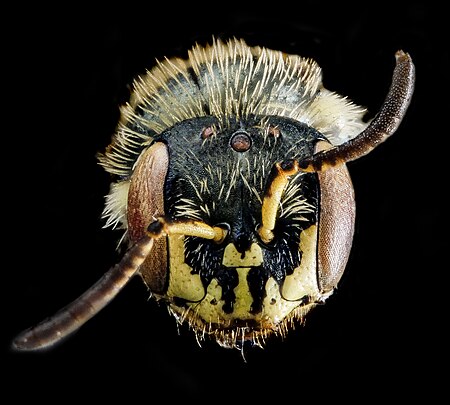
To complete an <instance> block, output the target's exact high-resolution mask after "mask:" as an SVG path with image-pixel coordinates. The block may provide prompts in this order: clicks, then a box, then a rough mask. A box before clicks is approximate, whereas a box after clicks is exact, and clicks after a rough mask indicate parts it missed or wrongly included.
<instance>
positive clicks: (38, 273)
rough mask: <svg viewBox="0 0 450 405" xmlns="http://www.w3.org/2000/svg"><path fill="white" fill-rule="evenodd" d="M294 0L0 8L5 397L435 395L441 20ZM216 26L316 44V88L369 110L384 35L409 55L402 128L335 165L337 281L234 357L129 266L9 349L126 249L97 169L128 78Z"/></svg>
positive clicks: (439, 357)
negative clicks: (82, 315)
mask: <svg viewBox="0 0 450 405" xmlns="http://www.w3.org/2000/svg"><path fill="white" fill-rule="evenodd" d="M338 3H339V4H338ZM111 4H112V3H111ZM294 4H295V7H294V6H292V5H288V3H284V2H279V3H278V4H269V5H268V6H263V5H262V4H261V5H258V6H254V7H249V8H248V9H242V8H241V7H238V6H237V5H233V4H230V3H225V2H223V3H211V4H209V5H208V6H202V7H200V6H199V5H196V4H195V3H192V4H191V5H190V6H189V7H186V6H184V7H182V8H180V6H176V5H174V4H172V3H167V4H161V5H160V6H159V7H162V8H160V9H155V8H153V7H151V6H146V7H142V6H132V5H131V4H130V5H129V6H121V8H119V6H112V5H110V6H108V7H105V8H100V7H98V8H94V7H93V6H90V7H87V6H86V7H82V6H80V5H78V6H75V5H72V6H71V5H70V4H69V5H68V4H65V6H64V8H62V7H60V8H58V6H52V7H48V8H43V7H42V6H39V7H34V8H33V9H30V8H25V7H24V9H23V10H15V11H11V12H10V14H6V13H5V15H4V16H5V17H6V19H9V18H10V20H11V21H12V24H11V25H10V26H9V28H7V29H6V30H5V26H4V28H3V30H4V33H3V34H2V43H3V56H4V59H3V62H2V64H3V67H4V68H5V67H6V68H7V70H6V72H5V73H4V74H3V75H2V83H3V92H2V98H3V102H4V103H5V104H6V107H3V108H2V110H3V117H2V118H3V120H2V121H3V126H2V132H3V134H2V146H1V148H2V157H3V160H2V161H3V165H2V166H3V173H2V174H3V176H2V179H3V198H2V199H3V202H4V206H5V207H6V209H5V210H4V221H5V222H6V224H7V226H6V229H5V228H4V230H5V231H6V232H5V237H6V241H5V242H4V243H3V258H4V260H3V264H2V274H3V275H2V301H4V302H2V303H1V311H2V313H1V317H2V323H3V327H2V328H1V345H2V351H1V356H2V359H1V362H0V367H1V368H2V369H3V373H2V375H3V377H0V384H1V386H0V388H1V389H0V395H9V398H11V400H10V402H13V403H21V402H20V401H24V400H36V401H43V402H46V403H53V402H55V403H56V402H63V403H65V402H66V401H67V399H71V400H73V401H74V402H75V401H87V400H104V401H106V400H111V399H117V400H121V399H123V400H125V401H126V402H125V403H127V404H128V403H130V404H132V403H137V402H138V401H139V402H140V403H147V402H148V403H154V402H155V401H165V402H166V401H169V400H171V401H185V400H201V401H205V402H206V401H213V400H214V401H216V400H217V401H227V402H236V401H242V402H244V401H246V400H252V401H255V402H257V401H259V402H260V401H262V400H269V399H275V400H277V403H280V404H282V403H284V402H287V401H295V402H296V403H302V402H305V401H306V400H315V401H323V400H326V399H327V400H328V399H342V400H345V399H356V400H360V401H361V402H365V401H366V400H367V399H372V400H375V399H385V400H387V399H403V400H405V399H407V398H419V396H420V395H427V398H428V400H429V401H430V402H433V401H432V400H431V399H432V397H433V396H434V395H436V394H437V393H438V392H439V390H440V388H441V384H442V379H441V378H443V377H444V374H441V372H438V371H437V370H438V369H439V368H440V367H441V366H442V365H443V366H444V368H445V363H446V357H447V345H445V348H444V343H445V340H444V338H443V326H444V325H445V323H446V321H447V319H448V317H447V316H444V315H442V312H443V311H442V310H443V309H444V303H445V296H446V294H447V293H446V290H447V288H446V287H447V283H446V282H445V281H444V274H446V272H448V264H445V263H447V262H446V260H445V255H444V253H445V252H444V249H445V246H447V245H448V243H445V244H444V242H445V241H446V240H447V241H448V237H447V236H446V234H445V233H444V232H446V230H447V229H448V225H445V226H444V225H442V223H443V221H444V220H446V211H447V210H448V203H447V202H446V197H444V191H443V190H444V189H445V188H448V187H447V186H448V180H447V177H446V175H445V171H446V170H447V164H446V163H447V162H446V159H445V158H446V156H447V153H446V150H445V149H446V148H448V119H449V116H448V100H447V95H448V90H449V88H448V72H449V69H450V64H449V52H448V45H447V42H446V41H445V39H444V38H443V36H444V33H446V31H447V29H446V25H447V24H448V22H447V21H445V18H444V12H443V10H442V9H439V8H438V6H434V5H433V4H432V2H408V3H405V4H402V3H395V2H392V4H390V5H389V7H388V6H387V5H382V4H379V3H371V2H367V3H361V4H360V5H359V6H358V7H355V6H350V5H345V4H342V3H340V2H335V3H333V5H327V4H324V3H320V2H313V1H303V2H301V1H299V2H296V3H294ZM115 7H116V8H115ZM212 35H215V36H217V37H220V38H224V39H227V38H229V37H231V36H236V37H242V38H244V39H245V40H246V41H247V43H248V44H249V45H261V46H267V47H270V48H274V49H279V50H282V51H285V52H288V53H294V54H300V55H302V56H309V57H312V58H314V59H316V60H317V61H318V63H319V64H320V66H321V67H322V69H323V75H324V85H325V87H327V88H328V89H330V90H333V91H336V92H338V93H340V94H343V95H346V96H348V97H349V98H350V99H351V100H353V101H355V102H356V103H358V104H361V105H364V106H366V107H367V108H369V110H370V111H371V112H372V113H375V112H376V111H377V109H378V108H379V106H380V105H381V103H382V102H383V99H384V97H385V95H386V92H387V90H388V87H389V84H390V80H391V74H392V70H393V68H394V63H395V60H394V54H395V51H397V50H398V49H403V50H405V51H407V52H409V53H410V54H411V56H412V58H413V60H414V62H415V65H416V69H417V82H416V90H415V94H414V96H413V100H412V103H411V106H410V108H409V110H408V112H407V115H406V117H405V119H404V121H403V123H402V125H401V127H400V128H399V130H398V131H397V133H396V134H395V135H394V136H393V137H392V138H390V139H389V140H388V141H387V142H386V143H384V144H383V145H381V146H380V147H379V148H377V149H376V150H375V151H373V152H372V153H371V154H370V155H368V156H366V157H364V158H362V159H360V160H358V161H356V162H352V163H350V164H349V165H348V166H349V170H350V173H351V175H352V179H353V182H354V187H355V192H356V203H357V223H356V235H355V240H354V245H353V249H352V254H351V257H350V261H349V264H348V267H347V270H346V272H345V274H344V276H343V278H342V280H341V283H340V285H339V288H338V290H337V291H336V292H335V294H334V295H333V296H332V297H331V298H330V299H329V300H328V301H327V303H326V305H324V306H322V307H319V308H317V309H315V310H314V311H313V312H312V313H310V315H309V317H308V318H307V321H306V324H305V326H301V327H300V326H299V327H297V328H296V329H295V330H293V331H292V332H291V333H290V334H289V335H288V337H287V338H286V339H284V341H281V340H277V339H275V340H269V342H268V344H267V347H266V348H265V349H264V350H261V349H253V350H249V351H247V352H246V356H245V359H246V361H244V360H243V358H242V356H241V353H239V351H237V350H225V349H221V348H220V347H218V346H217V345H215V344H213V343H208V342H205V343H204V344H203V345H202V347H201V348H200V347H199V346H198V344H197V343H196V341H195V339H194V336H193V335H192V334H191V333H190V332H189V331H187V330H185V329H183V328H182V329H181V330H180V331H179V332H178V330H177V327H176V324H175V321H174V319H173V318H171V317H170V316H169V315H168V313H167V311H166V310H165V309H164V308H160V307H158V306H157V305H156V304H155V303H154V302H153V301H147V292H146V290H145V288H144V286H143V284H142V283H141V282H140V280H139V279H138V278H136V279H134V280H132V281H131V282H130V283H129V285H128V286H127V287H126V288H125V289H124V290H123V291H122V292H121V293H120V294H119V296H118V297H117V298H116V299H115V300H114V301H113V302H112V303H111V304H110V305H108V306H107V307H106V308H105V309H104V310H103V311H101V312H100V313H99V314H98V315H97V316H96V317H95V318H93V319H92V320H91V321H89V322H88V323H87V324H85V326H83V327H82V328H81V329H80V330H79V331H78V332H77V333H76V334H75V335H73V336H72V337H71V338H69V339H68V340H66V341H65V342H64V343H63V344H61V345H59V346H57V347H55V348H54V349H52V350H49V351H45V352H40V353H15V352H12V351H10V349H9V345H10V341H11V340H12V338H13V337H14V335H15V334H17V333H18V332H19V331H21V330H22V329H24V328H26V327H29V326H31V325H33V324H35V323H37V322H38V321H40V320H42V319H43V318H44V317H46V316H48V315H51V314H52V313H54V312H55V311H56V310H57V309H59V308H61V307H62V306H64V305H66V304H67V303H68V302H70V301H71V300H73V299H74V298H76V297H77V296H78V295H79V294H81V293H82V292H84V291H85V290H86V289H87V288H88V287H90V286H91V285H92V284H93V283H94V282H95V281H96V280H97V279H98V278H99V277H100V276H101V275H102V274H103V273H104V272H105V271H106V270H107V269H108V268H109V267H110V266H111V265H113V264H114V263H116V262H117V261H118V260H119V259H120V255H119V254H118V252H117V251H115V247H116V243H117V238H118V237H119V233H115V232H112V231H111V230H109V229H102V226H103V224H104V223H103V221H102V220H101V218H100V215H101V211H102V208H103V203H104V196H105V195H106V194H107V193H108V188H109V177H108V175H107V174H106V173H105V172H104V171H103V170H102V168H101V167H100V166H99V165H98V164H97V161H96V157H95V155H96V153H97V152H99V151H103V150H104V148H105V147H106V145H107V144H108V143H109V141H110V137H111V135H112V133H113V131H114V128H115V125H116V122H117V119H118V117H119V110H118V106H119V105H120V104H122V103H124V102H125V101H126V100H127V98H128V95H129V85H130V83H131V81H132V79H133V78H134V77H135V76H136V75H137V74H139V73H143V72H144V71H145V69H146V68H150V67H152V66H153V65H154V63H155V58H158V59H160V58H162V57H164V56H167V57H171V56H182V57H185V56H186V51H187V49H189V48H191V47H192V46H193V45H194V43H195V42H196V41H197V42H199V43H206V42H208V41H209V42H210V41H211V37H212ZM445 208H446V210H444V209H445ZM445 305H446V304H445ZM12 399H13V400H12ZM2 402H3V401H2ZM4 403H7V402H4Z"/></svg>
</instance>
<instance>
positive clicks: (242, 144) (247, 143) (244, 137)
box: [230, 131, 252, 152]
mask: <svg viewBox="0 0 450 405" xmlns="http://www.w3.org/2000/svg"><path fill="white" fill-rule="evenodd" d="M230 146H231V147H232V148H233V149H234V150H235V151H236V152H246V151H248V150H249V149H250V148H251V146H252V139H251V138H250V135H249V134H247V132H244V131H238V132H235V133H234V134H233V136H232V137H231V140H230Z"/></svg>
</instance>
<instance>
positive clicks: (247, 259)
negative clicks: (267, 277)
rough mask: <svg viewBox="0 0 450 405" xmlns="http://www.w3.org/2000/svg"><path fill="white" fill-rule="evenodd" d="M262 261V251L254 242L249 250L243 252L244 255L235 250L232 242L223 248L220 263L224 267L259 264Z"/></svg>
mask: <svg viewBox="0 0 450 405" xmlns="http://www.w3.org/2000/svg"><path fill="white" fill-rule="evenodd" d="M262 263H263V255H262V251H261V248H260V247H259V246H258V245H257V244H256V243H252V245H251V246H250V250H248V251H246V252H245V256H244V257H242V254H241V253H239V252H238V251H237V250H236V247H235V246H234V244H233V243H230V244H228V245H227V247H226V248H225V251H224V254H223V261H222V264H223V265H224V266H226V267H248V266H261V264H262Z"/></svg>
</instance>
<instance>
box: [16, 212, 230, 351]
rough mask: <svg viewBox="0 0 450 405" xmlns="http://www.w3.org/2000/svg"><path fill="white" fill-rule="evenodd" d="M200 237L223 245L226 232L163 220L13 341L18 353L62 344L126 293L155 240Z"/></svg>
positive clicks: (204, 226) (199, 225)
mask: <svg viewBox="0 0 450 405" xmlns="http://www.w3.org/2000/svg"><path fill="white" fill-rule="evenodd" d="M169 234H171V235H174V234H178V235H186V236H197V237H200V238H204V239H211V240H213V241H215V242H216V243H221V242H222V241H223V240H224V239H225V236H226V234H227V231H226V230H225V229H222V228H220V227H212V226H209V225H207V224H205V223H204V222H200V221H190V220H186V221H176V222H173V221H170V220H167V219H165V218H164V217H159V218H158V219H157V220H155V221H154V222H152V223H151V224H150V225H149V227H148V229H147V232H146V233H145V234H144V236H142V237H141V238H140V239H139V240H138V241H137V242H136V243H135V244H134V245H133V246H132V247H131V248H130V249H129V250H128V251H127V253H125V255H124V256H123V258H122V260H121V261H120V262H119V263H118V264H116V265H115V266H114V267H112V268H111V269H110V270H109V271H108V272H106V273H105V274H104V275H103V277H102V278H100V280H98V281H97V282H96V283H95V284H94V285H93V286H92V287H91V288H89V289H88V290H87V291H86V292H85V293H83V294H82V295H80V296H79V297H78V298H77V299H76V300H75V301H72V302H71V303H70V304H69V305H67V306H65V307H64V308H62V309H61V310H59V311H58V312H57V313H56V314H55V315H53V316H51V317H50V318H47V319H45V320H44V321H42V322H41V323H39V324H38V325H36V326H34V327H32V328H30V329H27V330H25V331H23V332H22V333H20V334H19V335H18V336H17V337H16V338H15V339H14V340H13V342H12V346H13V348H14V349H16V350H23V351H27V350H40V349H45V348H48V347H50V346H53V345H54V344H56V343H58V342H60V341H61V340H63V339H64V338H65V337H67V336H69V335H70V334H71V333H73V332H75V331H76V330H77V329H79V328H80V327H81V326H82V325H83V324H84V323H85V322H87V321H88V320H89V319H91V318H92V317H93V316H94V315H96V314H97V313H98V312H99V311H101V310H102V309H103V308H104V307H105V306H106V305H107V304H109V303H110V302H111V301H112V300H113V299H114V298H115V296H116V295H117V294H118V293H119V292H120V291H121V290H122V288H123V287H125V285H126V284H127V283H128V282H129V281H130V279H131V278H132V277H133V276H134V275H136V274H137V272H138V270H139V267H140V266H141V264H142V263H143V262H144V261H145V259H146V258H147V256H148V255H149V254H150V253H151V251H152V248H153V244H154V241H155V240H156V239H158V238H161V237H162V236H167V235H169Z"/></svg>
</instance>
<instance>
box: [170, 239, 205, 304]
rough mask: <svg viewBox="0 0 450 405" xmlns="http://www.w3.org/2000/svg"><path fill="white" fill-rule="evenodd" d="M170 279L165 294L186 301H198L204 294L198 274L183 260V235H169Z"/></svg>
mask: <svg viewBox="0 0 450 405" xmlns="http://www.w3.org/2000/svg"><path fill="white" fill-rule="evenodd" d="M169 252H170V280H169V288H168V290H167V295H168V296H169V297H179V298H183V299H186V300H188V301H194V302H195V301H199V300H201V299H202V298H203V297H204V296H205V289H204V288H203V284H202V282H201V280H200V276H199V275H198V274H192V273H191V271H192V269H191V268H190V267H189V266H188V265H187V264H186V263H185V262H184V260H185V258H184V236H182V235H173V236H169Z"/></svg>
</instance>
